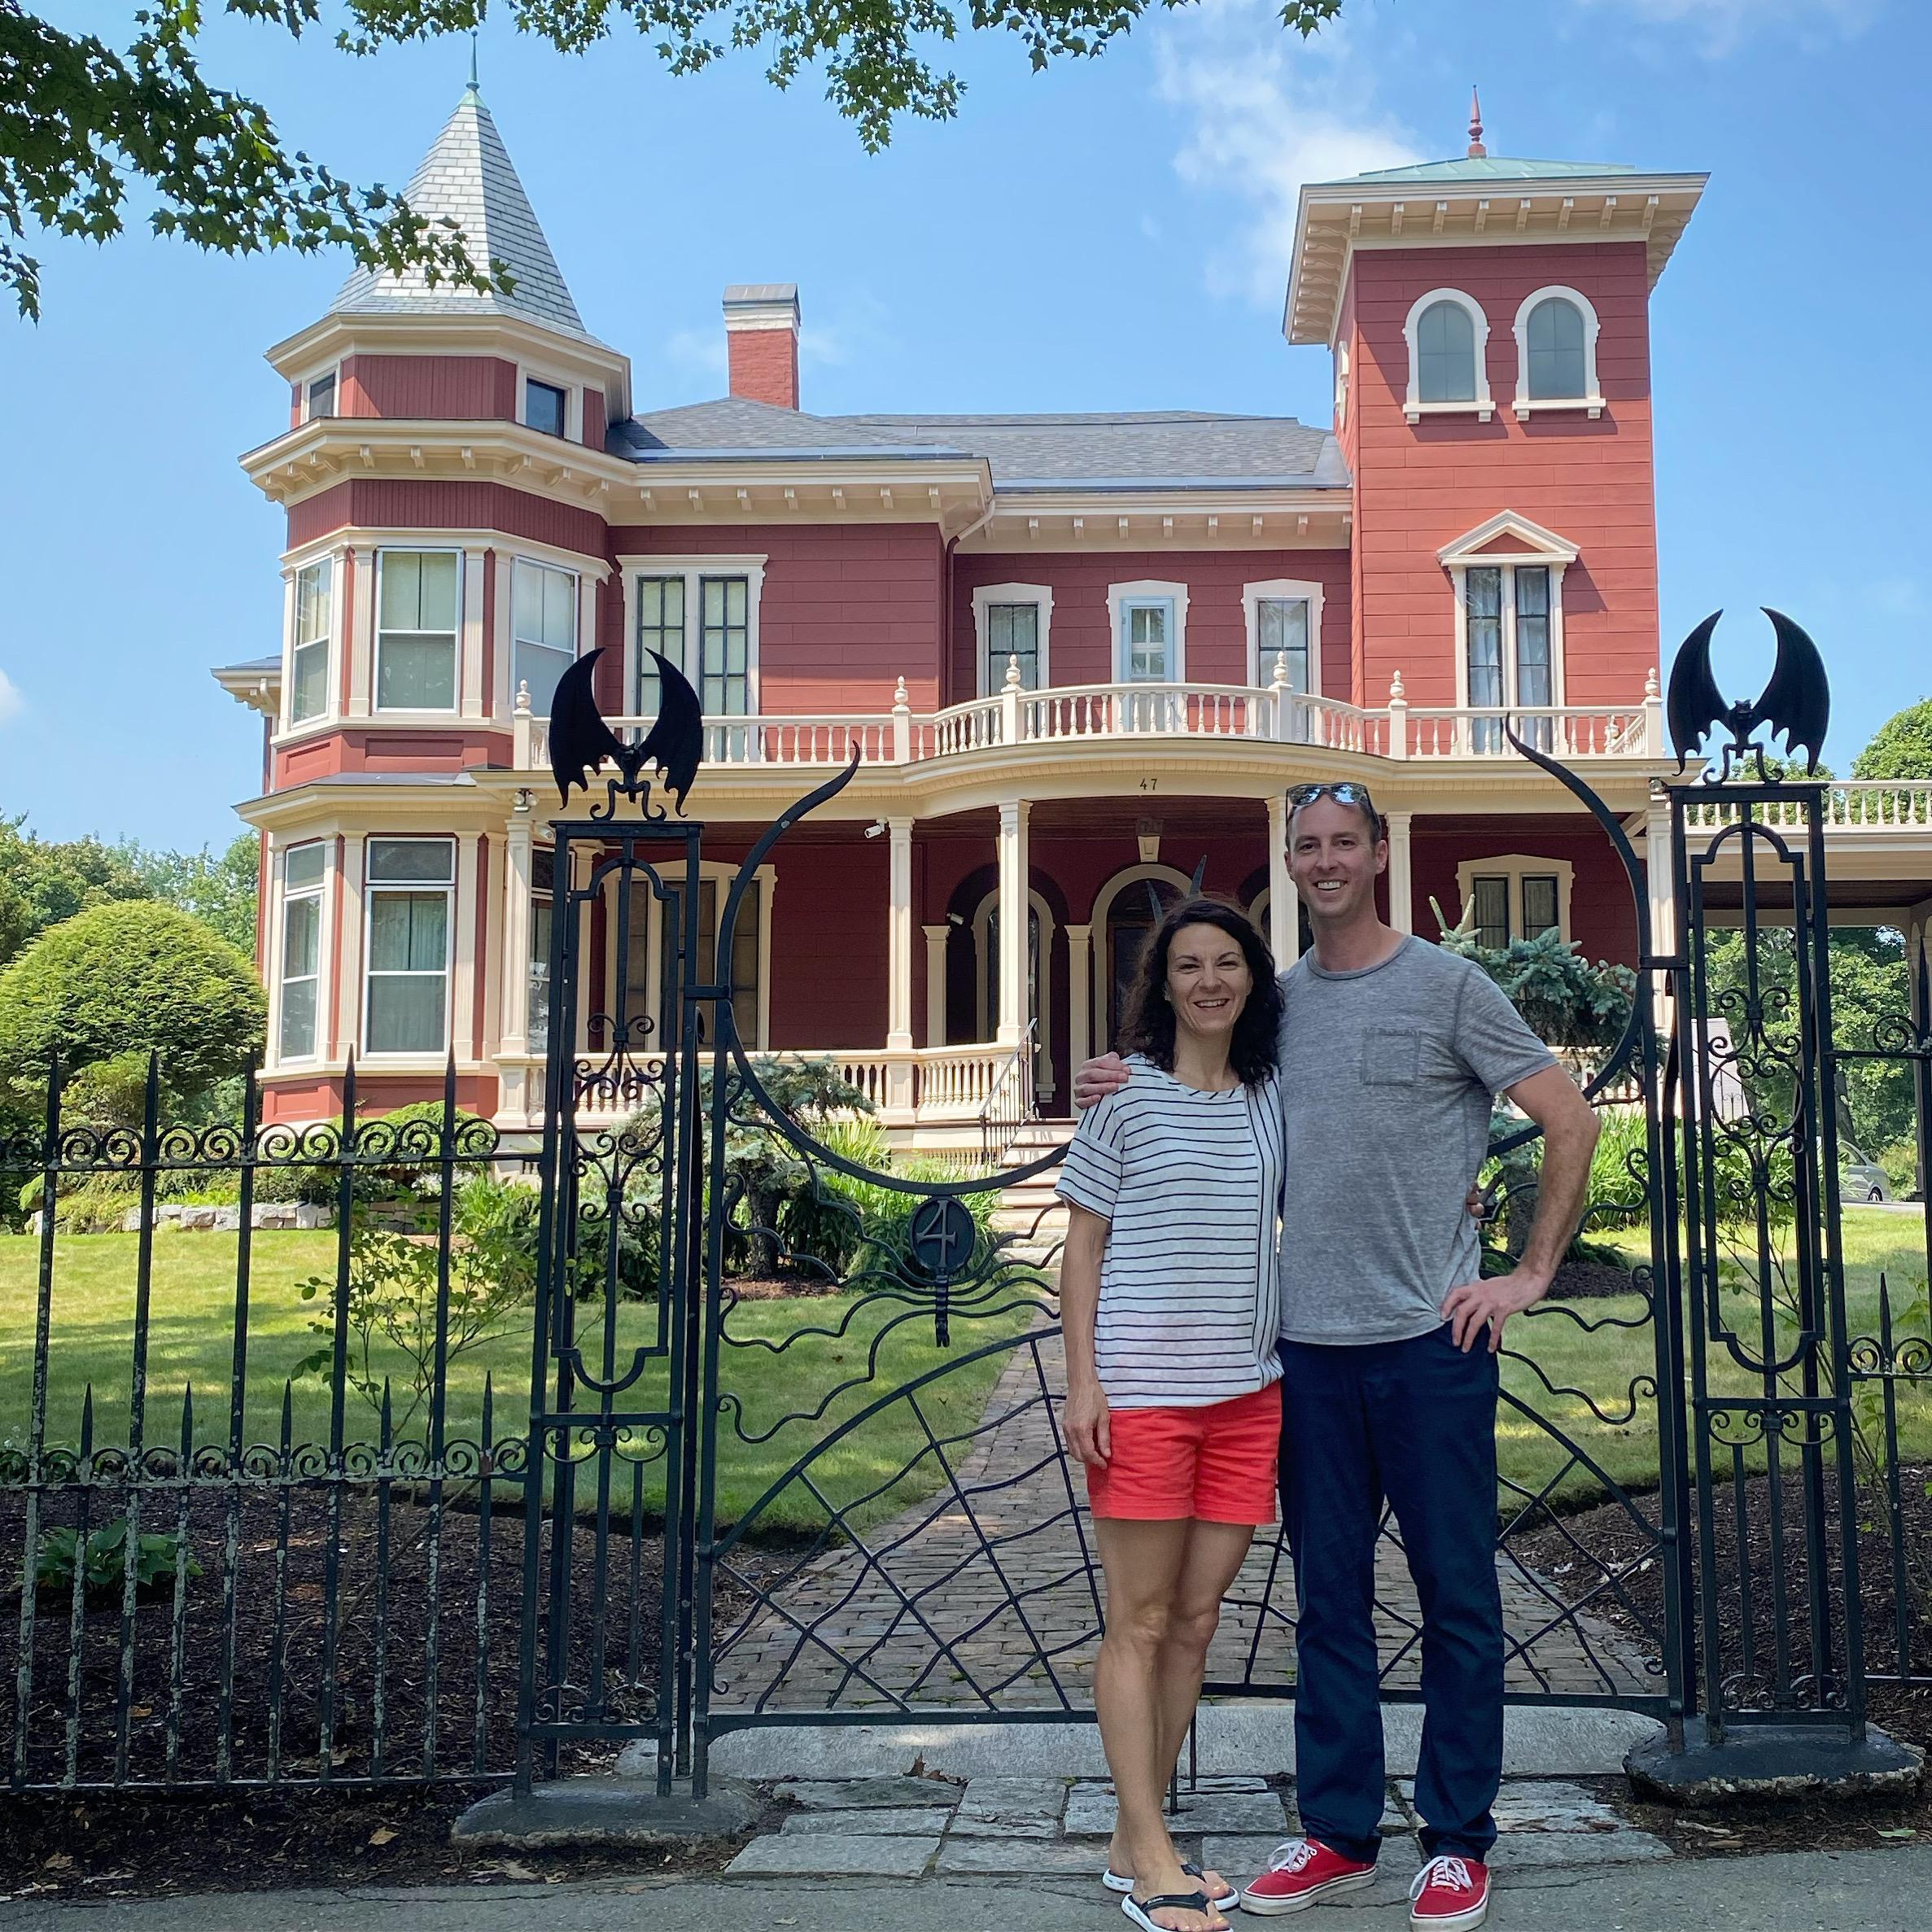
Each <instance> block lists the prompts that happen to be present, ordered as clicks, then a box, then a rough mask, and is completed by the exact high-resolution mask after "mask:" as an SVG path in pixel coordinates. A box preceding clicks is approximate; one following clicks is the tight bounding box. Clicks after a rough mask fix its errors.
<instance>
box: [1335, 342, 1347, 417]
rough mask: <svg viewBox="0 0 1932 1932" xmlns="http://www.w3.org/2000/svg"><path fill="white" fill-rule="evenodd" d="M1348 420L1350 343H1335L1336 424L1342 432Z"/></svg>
mask: <svg viewBox="0 0 1932 1932" xmlns="http://www.w3.org/2000/svg"><path fill="white" fill-rule="evenodd" d="M1347 423H1348V343H1345V342H1338V343H1336V344H1335V429H1336V431H1338V432H1340V431H1341V430H1342V429H1343V428H1344V426H1346V425H1347Z"/></svg>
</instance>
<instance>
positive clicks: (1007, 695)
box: [514, 668, 1666, 771]
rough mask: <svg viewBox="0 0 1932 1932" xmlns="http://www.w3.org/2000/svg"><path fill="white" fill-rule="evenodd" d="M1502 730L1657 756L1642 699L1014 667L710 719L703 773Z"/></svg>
mask: <svg viewBox="0 0 1932 1932" xmlns="http://www.w3.org/2000/svg"><path fill="white" fill-rule="evenodd" d="M650 723H651V720H650V719H649V718H613V719H611V720H610V724H611V728H612V729H614V731H616V732H619V734H620V735H623V736H626V737H636V736H639V735H640V734H641V733H642V732H645V731H646V730H648V729H649V726H650ZM1510 727H1513V728H1515V731H1516V732H1518V734H1519V736H1520V737H1523V740H1524V741H1526V742H1527V743H1528V744H1530V745H1534V746H1535V747H1536V749H1537V750H1542V751H1547V752H1550V754H1553V755H1554V756H1555V757H1558V758H1566V759H1567V758H1663V756H1665V755H1666V754H1665V751H1664V745H1663V711H1662V706H1661V705H1660V704H1659V701H1658V699H1657V698H1656V697H1654V695H1653V696H1650V697H1646V699H1645V700H1643V701H1642V702H1640V703H1637V704H1635V705H1623V706H1542V707H1539V708H1535V709H1530V710H1511V711H1505V710H1484V709H1482V708H1480V707H1471V706H1464V707H1462V708H1460V709H1453V710H1435V709H1431V710H1415V709H1411V708H1410V705H1409V703H1408V702H1407V700H1406V699H1405V697H1404V695H1403V692H1402V684H1401V679H1400V678H1398V679H1397V680H1396V682H1395V684H1394V686H1393V687H1392V689H1391V691H1390V693H1389V699H1388V704H1387V705H1385V706H1383V707H1382V708H1381V709H1380V710H1365V709H1363V708H1362V707H1361V706H1356V705H1350V704H1343V703H1340V702H1337V701H1336V700H1335V699H1333V698H1326V697H1302V696H1300V695H1299V694H1297V693H1296V692H1294V691H1292V690H1291V689H1289V688H1288V686H1287V683H1286V681H1285V680H1283V679H1281V678H1279V677H1278V678H1277V680H1276V681H1275V682H1274V683H1273V684H1265V685H1248V684H1069V685H1056V686H1053V687H1051V688H1048V689H1047V690H1043V691H1026V690H1023V689H1021V686H1020V684H1019V681H1018V677H1017V671H1016V668H1015V670H1014V671H1012V672H1010V673H1009V675H1008V682H1007V684H1006V686H1005V688H1004V689H1003V690H1001V691H999V692H998V693H995V694H994V696H992V697H978V698H974V699H973V701H972V702H969V703H967V704H959V705H951V706H947V707H946V709H945V710H941V711H935V712H933V713H931V714H929V715H924V716H915V715H914V714H913V711H912V709H911V705H910V703H909V702H907V696H906V686H905V681H904V680H903V679H902V680H900V682H899V686H898V693H897V694H896V700H895V702H894V706H893V708H892V710H890V711H889V712H886V713H885V714H883V715H876V714H875V715H872V716H869V717H868V716H857V717H854V716H844V717H835V716H831V715H825V716H798V715H789V714H788V715H776V716H767V717H758V718H715V717H714V718H707V719H706V720H705V724H704V731H705V762H706V763H707V764H709V765H711V766H713V767H717V766H727V767H754V766H762V765H781V766H796V765H820V766H834V765H842V764H844V763H846V762H847V761H848V760H849V759H850V758H851V756H852V754H853V753H854V752H855V751H856V752H858V753H859V755H860V757H861V758H863V761H864V763H867V764H868V765H881V764H889V765H902V766H903V765H911V764H918V763H927V762H929V761H933V760H944V759H953V758H971V757H974V756H976V755H979V754H985V753H986V752H990V751H998V750H1005V749H1007V748H1008V747H1011V746H1017V745H1040V744H1067V745H1071V744H1073V743H1075V742H1077V741H1104V742H1117V741H1120V740H1121V739H1124V738H1139V739H1147V738H1160V739H1164V740H1167V741H1175V740H1187V739H1210V740H1218V739H1224V738H1230V739H1238V740H1240V741H1244V742H1245V743H1250V744H1252V743H1254V742H1257V741H1260V742H1263V743H1268V744H1280V745H1312V746H1317V747H1319V748H1321V749H1322V750H1331V751H1344V752H1354V753H1357V754H1366V755H1367V756H1370V757H1372V758H1392V759H1417V760H1428V761H1431V762H1437V761H1443V760H1449V759H1455V760H1472V759H1488V758H1500V759H1509V758H1514V757H1515V755H1516V754H1515V752H1514V751H1513V750H1511V749H1510V745H1509V742H1508V740H1507V738H1506V736H1505V732H1506V728H1510ZM514 728H515V733H516V746H515V754H514V755H515V758H516V763H517V768H518V770H519V771H532V770H540V769H541V768H542V767H543V766H544V764H545V763H548V762H549V722H548V720H546V719H541V718H536V717H533V716H532V715H531V713H530V710H529V708H528V706H527V702H526V700H525V698H524V696H523V694H522V693H518V707H517V711H516V716H515V726H514Z"/></svg>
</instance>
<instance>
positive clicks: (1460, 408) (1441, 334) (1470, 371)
mask: <svg viewBox="0 0 1932 1932" xmlns="http://www.w3.org/2000/svg"><path fill="white" fill-rule="evenodd" d="M1402 334H1403V336H1404V337H1405V339H1406V341H1407V343H1408V344H1409V394H1408V398H1407V400H1406V401H1405V403H1404V404H1403V413H1404V414H1405V416H1406V417H1408V419H1409V420H1410V422H1420V421H1421V419H1422V418H1423V417H1424V416H1427V415H1432V414H1434V415H1456V416H1474V417H1476V418H1477V419H1478V420H1479V421H1480V422H1488V420H1489V417H1490V415H1491V413H1492V412H1493V409H1494V407H1495V405H1494V404H1493V402H1492V400H1490V396H1489V374H1488V367H1487V351H1488V343H1489V321H1488V317H1487V316H1485V315H1484V313H1483V311H1482V307H1481V304H1479V303H1477V302H1476V301H1475V300H1474V299H1472V298H1471V297H1470V296H1468V295H1464V294H1463V293H1462V291H1461V290H1460V289H1453V288H1438V289H1432V290H1431V291H1429V293H1428V294H1427V295H1421V296H1418V298H1417V299H1416V301H1415V303H1414V306H1413V307H1412V308H1410V311H1409V319H1408V321H1406V322H1405V323H1404V324H1403V326H1402Z"/></svg>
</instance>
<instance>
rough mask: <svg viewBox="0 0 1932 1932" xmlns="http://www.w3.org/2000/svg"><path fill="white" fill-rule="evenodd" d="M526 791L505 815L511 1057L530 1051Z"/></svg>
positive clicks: (503, 1046) (505, 964)
mask: <svg viewBox="0 0 1932 1932" xmlns="http://www.w3.org/2000/svg"><path fill="white" fill-rule="evenodd" d="M534 817H535V814H534V813H533V812H532V811H531V809H530V794H529V793H527V792H525V793H522V794H520V795H519V797H518V801H517V806H516V809H515V810H514V811H512V812H511V814H510V817H509V833H508V835H507V837H506V839H505V863H504V868H503V872H504V877H503V959H502V966H501V969H500V970H501V987H502V990H501V993H500V995H499V1000H500V1006H499V1010H500V1012H501V1013H502V1015H503V1031H502V1034H501V1036H500V1049H499V1050H500V1051H501V1053H502V1054H503V1056H504V1057H505V1059H506V1060H514V1059H515V1058H517V1057H518V1056H519V1055H521V1054H525V1053H527V1052H528V1051H530V851H531V829H532V828H531V820H532V819H533V818H534Z"/></svg>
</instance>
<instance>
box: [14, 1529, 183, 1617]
mask: <svg viewBox="0 0 1932 1932" xmlns="http://www.w3.org/2000/svg"><path fill="white" fill-rule="evenodd" d="M80 1545H81V1537H80V1532H78V1531H76V1530H72V1529H50V1530H46V1531H43V1532H42V1536H41V1539H40V1545H39V1547H38V1548H37V1550H35V1552H34V1558H33V1581H34V1585H35V1587H36V1588H37V1589H43V1590H66V1591H72V1589H73V1587H74V1567H75V1564H76V1561H78V1563H79V1564H80V1566H81V1594H82V1596H83V1597H84V1598H85V1600H86V1601H87V1602H89V1603H90V1604H93V1605H94V1606H97V1607H99V1606H108V1605H111V1604H115V1603H118V1602H120V1599H121V1594H122V1592H123V1590H124V1589H125V1586H126V1580H127V1568H128V1519H127V1518H126V1517H125V1516H116V1518H115V1519H114V1520H113V1521H112V1522H111V1523H103V1524H102V1526H101V1527H100V1528H98V1529H97V1530H96V1531H94V1533H93V1535H91V1536H90V1537H89V1538H88V1539H87V1547H86V1549H85V1551H83V1550H81V1546H80ZM184 1569H185V1571H186V1574H187V1575H188V1576H190V1577H195V1576H200V1574H201V1565H200V1564H199V1563H197V1562H196V1561H195V1558H194V1556H193V1554H191V1553H190V1551H189V1550H186V1549H185V1548H184V1547H183V1546H182V1544H181V1538H180V1537H179V1536H176V1535H175V1534H173V1532H160V1533H154V1534H149V1535H145V1536H141V1537H140V1538H138V1541H136V1544H135V1548H134V1593H135V1595H136V1596H138V1597H140V1596H147V1595H151V1594H152V1593H154V1592H155V1591H156V1590H158V1589H160V1587H161V1586H162V1585H164V1584H172V1583H173V1581H174V1580H175V1577H176V1576H177V1574H178V1573H180V1572H181V1571H183V1570H184ZM22 1581H23V1582H24V1578H23V1579H22Z"/></svg>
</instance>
